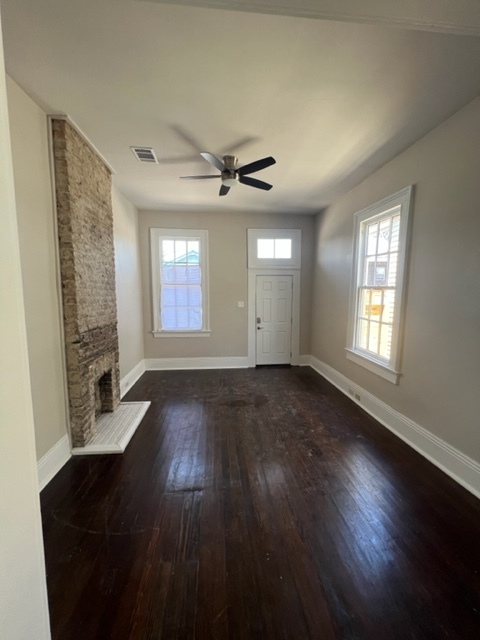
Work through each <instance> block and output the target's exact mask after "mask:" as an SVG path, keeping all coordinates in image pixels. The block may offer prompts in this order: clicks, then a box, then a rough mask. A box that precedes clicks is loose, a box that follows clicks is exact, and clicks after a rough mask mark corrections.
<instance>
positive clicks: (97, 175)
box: [51, 118, 120, 447]
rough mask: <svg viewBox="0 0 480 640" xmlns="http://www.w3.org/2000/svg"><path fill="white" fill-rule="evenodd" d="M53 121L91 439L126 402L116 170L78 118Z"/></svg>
mask: <svg viewBox="0 0 480 640" xmlns="http://www.w3.org/2000/svg"><path fill="white" fill-rule="evenodd" d="M51 126H52V146H53V164H54V174H55V193H56V203H57V218H58V241H59V256H60V274H61V284H62V299H63V318H64V335H65V351H66V365H67V386H68V397H69V408H70V428H71V438H72V445H73V447H85V446H86V445H88V443H89V442H90V441H91V440H92V438H93V437H94V435H95V429H96V427H95V425H96V414H98V413H99V410H100V411H102V412H104V411H109V412H112V411H114V410H115V409H116V408H117V407H118V405H119V404H120V380H119V365H118V361H119V351H118V334H117V304H116V293H115V253H114V243H113V212H112V203H111V173H110V170H109V168H108V167H107V166H106V165H105V163H104V162H103V160H102V159H101V158H100V157H99V156H98V154H97V153H96V152H95V151H94V150H93V149H92V147H91V146H90V145H89V144H88V142H87V141H86V140H85V139H84V138H83V136H82V135H81V134H80V133H79V132H78V131H77V130H76V128H74V127H73V126H72V125H71V124H70V122H68V121H67V120H66V119H63V118H52V119H51Z"/></svg>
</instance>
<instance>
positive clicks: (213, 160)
mask: <svg viewBox="0 0 480 640" xmlns="http://www.w3.org/2000/svg"><path fill="white" fill-rule="evenodd" d="M200 155H201V156H202V158H205V160H206V161H207V162H209V163H210V164H213V166H214V167H216V168H217V169H218V170H219V171H228V169H227V167H226V166H225V165H224V164H223V162H222V161H221V160H220V158H217V156H214V155H213V153H208V151H202V152H201V154H200Z"/></svg>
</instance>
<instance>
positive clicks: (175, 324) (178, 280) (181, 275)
mask: <svg viewBox="0 0 480 640" xmlns="http://www.w3.org/2000/svg"><path fill="white" fill-rule="evenodd" d="M151 243H152V285H153V309H154V313H153V325H154V326H153V333H154V334H155V335H157V336H158V335H162V334H165V335H168V334H170V335H173V334H175V333H177V334H180V335H188V334H190V333H192V334H193V335H195V334H200V333H204V332H207V331H208V305H207V302H208V299H207V231H203V230H202V231H200V230H198V231H195V230H172V229H151Z"/></svg>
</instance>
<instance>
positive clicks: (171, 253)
mask: <svg viewBox="0 0 480 640" xmlns="http://www.w3.org/2000/svg"><path fill="white" fill-rule="evenodd" d="M174 260H175V243H174V241H173V240H163V241H162V263H163V264H165V263H168V262H173V261H174Z"/></svg>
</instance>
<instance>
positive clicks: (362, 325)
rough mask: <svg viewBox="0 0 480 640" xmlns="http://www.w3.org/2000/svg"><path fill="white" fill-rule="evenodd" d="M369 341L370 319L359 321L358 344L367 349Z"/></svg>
mask: <svg viewBox="0 0 480 640" xmlns="http://www.w3.org/2000/svg"><path fill="white" fill-rule="evenodd" d="M367 341H368V320H359V321H358V331H357V346H358V347H360V349H367Z"/></svg>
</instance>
